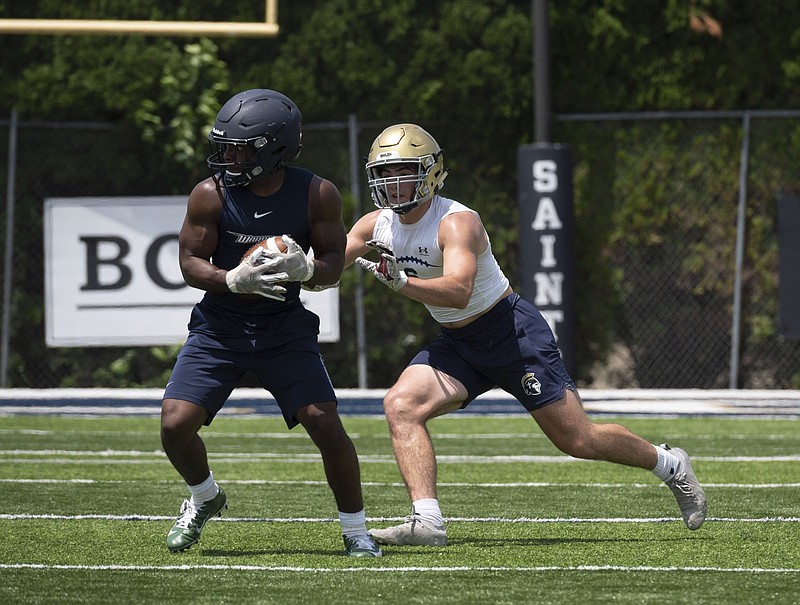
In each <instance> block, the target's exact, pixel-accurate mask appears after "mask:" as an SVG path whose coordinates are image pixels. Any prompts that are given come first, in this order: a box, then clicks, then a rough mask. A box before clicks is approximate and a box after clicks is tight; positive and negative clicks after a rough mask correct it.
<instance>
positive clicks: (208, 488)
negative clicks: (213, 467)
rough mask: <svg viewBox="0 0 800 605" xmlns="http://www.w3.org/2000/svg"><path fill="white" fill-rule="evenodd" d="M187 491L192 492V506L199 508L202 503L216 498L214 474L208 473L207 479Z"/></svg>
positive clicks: (216, 487)
mask: <svg viewBox="0 0 800 605" xmlns="http://www.w3.org/2000/svg"><path fill="white" fill-rule="evenodd" d="M189 491H190V492H192V504H194V505H195V506H200V505H201V504H202V503H203V502H206V501H208V500H211V499H213V498H215V497H216V496H217V494H218V493H219V486H218V485H217V484H216V482H215V481H214V474H213V473H208V479H206V480H205V481H203V482H202V483H198V484H197V485H190V486H189Z"/></svg>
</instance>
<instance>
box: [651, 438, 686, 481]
mask: <svg viewBox="0 0 800 605" xmlns="http://www.w3.org/2000/svg"><path fill="white" fill-rule="evenodd" d="M653 447H654V448H656V453H657V454H658V462H656V467H655V468H654V469H653V474H654V475H655V476H656V477H658V478H659V479H661V480H662V481H667V480H669V479H671V478H672V477H673V475H675V471H676V470H677V468H678V464H679V462H680V459H679V458H678V457H677V456H676V455H675V454H673V453H672V452H670V451H668V450H665V449H664V448H663V447H660V446H658V445H654V446H653Z"/></svg>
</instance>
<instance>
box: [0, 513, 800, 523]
mask: <svg viewBox="0 0 800 605" xmlns="http://www.w3.org/2000/svg"><path fill="white" fill-rule="evenodd" d="M174 519H175V516H174V515H172V516H169V515H99V514H91V515H36V514H0V521H31V520H47V521H172V520H174ZM403 520H405V517H367V521H368V522H370V523H385V522H394V521H403ZM445 521H446V522H447V523H534V524H538V523H672V522H676V521H681V519H680V517H596V518H595V517H588V518H585V517H542V518H540V517H517V518H506V517H447V518H446V519H445ZM709 521H712V522H726V523H798V522H800V517H761V518H735V517H708V518H707V519H706V522H709ZM209 522H214V523H339V518H338V517H337V518H333V517H220V518H213V519H210V520H209Z"/></svg>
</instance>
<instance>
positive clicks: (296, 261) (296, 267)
mask: <svg viewBox="0 0 800 605" xmlns="http://www.w3.org/2000/svg"><path fill="white" fill-rule="evenodd" d="M281 239H282V240H283V243H284V244H286V252H269V251H266V252H265V255H264V257H263V258H262V259H260V261H261V263H262V265H263V266H265V267H267V271H269V272H270V273H285V274H286V275H288V279H285V280H284V281H299V282H304V281H308V280H309V279H311V277H312V276H313V275H314V257H313V256H312V255H310V254H309V255H306V253H305V252H303V249H302V248H301V247H300V244H298V243H297V242H296V241H294V240H293V239H292V238H291V237H289V236H288V235H283V236H282V237H281Z"/></svg>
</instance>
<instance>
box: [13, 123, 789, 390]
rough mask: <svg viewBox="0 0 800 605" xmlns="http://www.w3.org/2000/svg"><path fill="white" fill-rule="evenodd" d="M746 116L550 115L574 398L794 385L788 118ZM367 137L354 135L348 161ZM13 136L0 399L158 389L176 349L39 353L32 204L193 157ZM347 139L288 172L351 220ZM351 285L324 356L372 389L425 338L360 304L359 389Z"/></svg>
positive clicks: (328, 144) (374, 305) (162, 175)
mask: <svg viewBox="0 0 800 605" xmlns="http://www.w3.org/2000/svg"><path fill="white" fill-rule="evenodd" d="M747 115H748V118H747V120H744V119H743V114H736V115H728V114H719V115H705V116H690V117H687V116H686V115H685V114H676V115H658V116H645V115H641V114H640V115H638V116H636V115H633V116H619V115H610V116H558V119H557V121H556V128H555V129H554V130H555V137H556V139H557V140H558V141H559V142H562V143H564V144H567V145H568V146H569V147H570V148H571V150H572V158H573V163H574V168H573V174H574V180H575V183H574V191H575V215H576V231H577V239H576V252H577V261H578V262H577V267H578V269H577V271H578V276H577V277H578V279H577V282H578V284H579V285H578V293H577V307H578V312H577V315H578V338H579V348H578V350H577V357H578V365H579V375H578V380H579V383H581V386H588V387H596V388H601V387H602V388H631V387H638V388H726V387H729V386H736V387H740V388H780V389H786V388H800V342H797V341H791V340H787V339H784V338H782V337H781V335H780V333H779V331H778V325H779V321H778V286H777V283H778V277H779V276H778V246H777V224H776V223H777V212H776V196H777V195H779V194H781V193H787V192H788V193H792V192H795V193H796V192H797V190H798V171H797V166H799V165H800V114H798V115H790V116H786V117H780V116H778V117H775V116H758V115H756V114H754V115H753V116H752V119H750V114H747ZM373 130H375V129H374V128H372V129H371V130H369V131H367V130H366V129H365V134H364V136H363V137H360V138H359V140H357V141H356V146H357V148H358V150H364V149H365V148H366V147H367V146H368V145H369V142H370V141H371V135H372V132H373ZM17 136H18V140H17V142H16V149H15V150H12V149H11V147H10V146H9V144H7V143H6V142H7V141H8V140H9V121H8V120H0V186H2V191H5V192H6V195H5V196H4V197H5V201H6V202H7V201H8V197H9V195H13V196H14V198H15V200H16V204H15V215H14V217H13V219H14V220H13V233H12V232H11V231H10V230H9V228H8V227H9V218H10V217H9V215H8V206H7V205H6V204H3V207H2V210H0V227H1V229H0V251H5V250H10V252H11V256H10V258H9V261H10V262H6V263H4V264H3V265H2V266H0V277H1V278H2V282H3V283H6V282H10V284H9V286H10V287H9V288H8V289H7V292H8V300H7V301H6V302H4V304H3V309H2V311H3V315H4V320H5V321H4V324H3V325H4V326H6V325H7V328H5V327H4V330H6V329H7V330H8V332H7V333H6V334H4V335H3V340H4V341H5V342H7V343H8V348H7V353H6V355H7V368H6V384H5V385H4V386H7V387H26V388H47V387H86V386H110V387H133V386H154V387H160V386H163V384H164V383H165V382H166V380H167V376H168V374H169V371H170V370H171V367H172V363H173V362H174V357H175V355H176V353H177V349H178V347H177V346H175V347H140V348H134V349H125V348H115V347H109V348H93V349H83V350H74V349H68V348H48V347H47V346H46V345H45V338H44V306H43V305H44V278H43V275H44V269H43V254H42V244H43V225H42V215H43V206H44V200H45V199H46V198H49V197H71V196H80V197H88V196H106V197H107V196H130V195H141V196H147V195H186V194H187V193H188V192H189V191H190V190H191V187H192V186H193V185H194V183H195V182H197V181H199V180H201V179H202V178H204V177H205V176H206V171H205V169H204V166H203V165H202V162H197V164H198V165H197V166H196V167H195V168H192V169H187V168H185V167H184V168H182V167H180V166H176V165H173V164H170V163H168V162H165V161H164V159H163V157H161V156H159V155H158V154H156V153H154V152H153V149H152V148H151V147H150V146H148V145H147V144H145V143H143V142H140V141H137V140H136V138H135V137H131V136H125V135H124V134H123V131H121V130H120V128H119V127H118V126H117V125H108V124H74V123H70V124H53V123H48V124H35V123H26V122H21V123H20V127H19V130H18V135H17ZM348 138H349V132H348V125H347V122H334V123H329V124H316V125H315V124H309V125H306V126H305V128H304V143H305V149H304V151H303V156H302V160H303V161H302V165H304V166H306V167H308V168H310V169H312V170H314V171H316V172H317V173H319V174H321V175H322V176H324V177H326V178H329V179H330V180H332V181H334V182H335V183H336V184H337V185H338V186H339V188H340V189H341V191H342V193H343V195H344V197H345V211H344V212H345V223H346V224H348V225H350V224H352V222H353V218H354V217H355V216H357V215H358V214H359V213H360V212H361V210H364V211H366V210H368V209H370V207H371V206H369V204H368V202H366V201H365V200H366V198H367V197H368V196H367V195H366V193H364V194H361V193H359V190H363V189H365V187H364V186H363V184H362V186H361V187H359V186H358V185H359V184H358V183H355V182H354V179H361V178H363V170H362V165H361V159H362V158H361V155H363V154H359V155H358V156H357V157H356V158H353V154H352V152H351V150H352V146H353V141H352V140H348ZM366 139H369V140H366ZM10 153H11V154H12V156H11V158H10V156H9V154H10ZM9 159H11V160H12V161H13V163H14V164H15V170H14V172H13V180H11V181H10V180H9V170H7V167H8V166H9V163H10V162H9ZM353 162H356V163H357V165H356V166H355V167H354V166H353ZM464 169H465V170H466V168H464ZM505 181H509V179H504V182H505ZM509 185H510V186H509V197H510V198H511V197H512V196H513V195H514V193H513V192H514V191H515V188H514V187H515V185H514V183H513V182H511V183H509ZM742 185H744V186H745V187H746V188H743V186H742ZM11 189H13V191H11ZM354 192H355V195H354ZM359 198H363V200H362V199H359ZM464 201H465V202H467V203H468V204H469V203H470V200H467V199H465V200H464ZM740 201H743V202H744V205H741V204H740ZM509 206H513V207H516V205H515V204H509ZM742 208H744V210H745V212H744V214H743V215H742V216H740V210H741V209H742ZM742 228H743V230H742ZM487 229H488V230H489V232H490V234H491V233H492V224H487ZM798 235H800V234H798ZM10 237H11V238H13V240H11V239H10ZM11 244H13V245H11ZM737 246H740V248H737ZM507 250H508V251H507V252H506V254H508V255H512V254H521V253H524V251H521V250H515V249H514V248H513V246H509V247H507ZM737 254H738V256H737ZM4 258H5V257H4ZM737 259H738V260H737ZM500 262H501V265H503V266H506V267H509V266H516V265H517V263H516V259H504V258H500ZM737 262H740V263H741V272H740V273H739V274H738V275H739V276H740V277H737V270H736V269H737ZM9 266H12V267H13V276H12V275H8V277H7V272H8V267H9ZM356 275H357V272H355V271H348V272H346V274H345V276H344V278H343V282H342V294H341V296H342V298H341V311H340V322H341V334H342V337H341V341H340V342H339V343H335V344H325V345H323V353H324V354H325V357H326V362H327V364H328V366H329V370H330V371H331V375H332V378H333V380H334V384H336V385H337V387H340V388H348V387H356V386H369V387H385V386H388V385H389V384H390V381H391V380H392V379H393V378H394V376H390V375H389V373H387V372H386V369H385V366H384V365H381V360H380V359H377V358H378V357H384V358H385V356H386V351H387V350H389V349H391V350H392V351H393V354H395V355H396V357H397V360H407V359H408V358H410V357H411V354H412V353H413V352H414V351H416V349H417V348H418V347H419V346H420V345H421V344H422V343H423V342H426V341H427V340H430V338H431V336H432V335H433V334H435V326H432V322H431V321H430V320H429V318H427V319H426V318H422V319H419V318H416V316H412V315H411V314H410V312H409V309H410V308H411V306H414V307H419V308H420V309H421V306H420V305H413V303H412V304H410V305H405V304H404V303H405V301H400V302H397V301H395V302H392V303H391V305H392V309H393V310H394V311H396V312H397V313H398V315H399V316H402V317H403V318H404V321H403V324H404V329H405V332H404V333H402V334H397V335H396V337H395V339H394V340H393V341H392V342H386V341H385V338H384V337H385V335H383V334H379V333H378V332H376V331H375V328H376V327H377V326H382V325H387V324H391V323H392V322H393V321H395V320H394V319H393V318H392V317H391V316H388V315H387V312H388V310H389V307H388V306H387V305H386V304H385V303H384V299H382V298H379V297H380V296H383V295H385V296H387V297H388V296H389V295H390V294H391V293H388V294H387V293H383V292H382V291H381V294H374V293H373V292H374V291H373V290H372V289H370V288H368V289H367V290H366V294H364V293H363V292H362V295H363V296H364V298H363V301H362V302H363V309H364V313H365V314H366V318H365V322H366V326H367V330H366V348H367V350H368V357H369V376H370V379H369V384H367V385H363V384H359V382H360V376H359V366H360V365H361V364H360V360H359V354H360V348H363V343H362V344H360V343H359V342H358V339H357V336H358V333H359V330H360V328H359V326H358V323H359V321H358V316H357V313H356V312H355V307H356V303H355V302H353V301H354V300H356V299H357V297H358V294H357V291H361V290H360V284H359V283H358V281H357V278H356ZM11 277H13V279H9V278H11ZM510 277H511V276H510ZM512 281H513V279H512ZM737 291H738V292H740V298H739V299H738V301H737V294H736V293H737ZM397 298H399V297H397V296H396V295H395V298H394V299H392V300H395V299H397ZM421 312H422V314H423V315H424V309H422V311H421ZM187 320H188V318H187ZM6 322H7V323H6ZM395 325H397V322H395ZM377 340H380V341H381V342H377ZM392 361H393V363H394V360H392ZM396 363H397V364H400V363H402V361H398V362H396ZM401 367H402V365H399V368H401ZM398 371H399V370H398Z"/></svg>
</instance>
